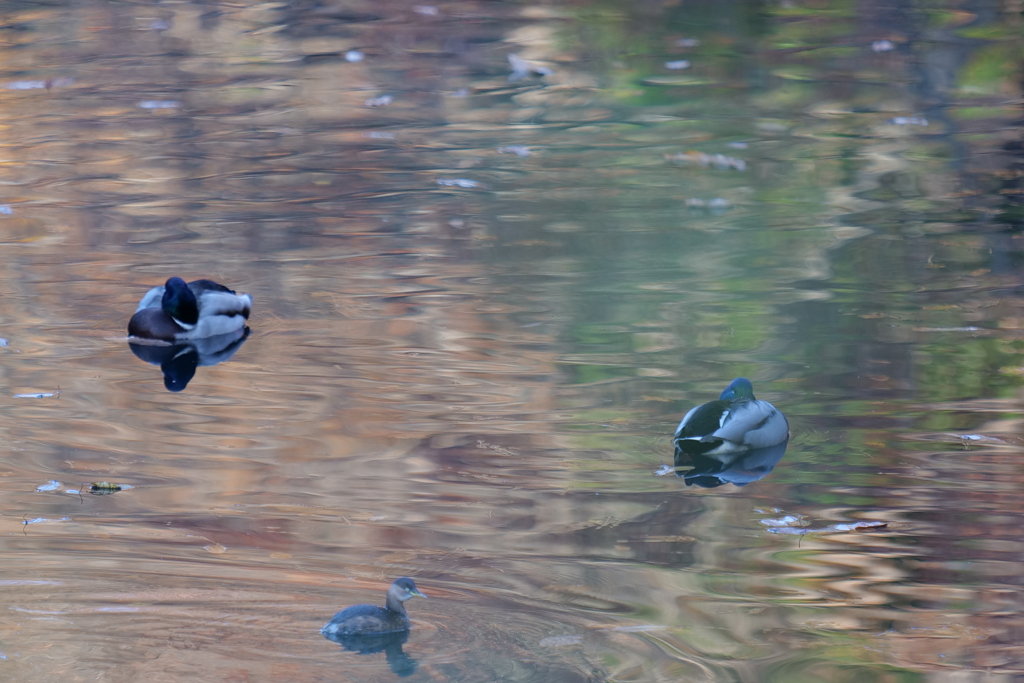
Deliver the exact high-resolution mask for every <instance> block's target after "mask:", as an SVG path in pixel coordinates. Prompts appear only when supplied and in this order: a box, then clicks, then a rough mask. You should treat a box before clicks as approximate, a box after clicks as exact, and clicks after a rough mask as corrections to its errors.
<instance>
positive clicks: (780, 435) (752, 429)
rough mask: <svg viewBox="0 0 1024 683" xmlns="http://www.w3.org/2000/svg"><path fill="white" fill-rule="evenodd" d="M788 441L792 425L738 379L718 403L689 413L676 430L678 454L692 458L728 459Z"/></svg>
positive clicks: (751, 388) (719, 398)
mask: <svg viewBox="0 0 1024 683" xmlns="http://www.w3.org/2000/svg"><path fill="white" fill-rule="evenodd" d="M788 439H789V421H788V420H786V416H785V415H783V414H782V412H781V411H779V409H778V408H776V407H775V406H773V405H772V404H771V403H769V402H768V401H759V400H757V399H756V398H754V385H753V384H751V382H750V380H749V379H747V378H746V377H737V378H736V379H734V380H733V381H732V382H730V383H729V386H727V387H726V388H725V390H723V391H722V393H721V395H720V396H719V397H718V400H717V401H709V402H708V403H705V404H703V405H699V406H697V407H696V408H693V409H691V410H690V412H688V413H686V416H685V417H684V418H683V420H682V422H680V423H679V426H678V427H676V433H675V437H674V441H675V445H676V449H677V451H682V452H683V453H686V454H690V455H702V456H705V457H712V458H719V459H721V458H728V459H731V458H732V457H734V456H736V455H739V454H742V453H746V452H748V451H752V450H758V449H761V448H769V447H771V446H777V445H779V444H781V443H783V442H784V441H787V440H788Z"/></svg>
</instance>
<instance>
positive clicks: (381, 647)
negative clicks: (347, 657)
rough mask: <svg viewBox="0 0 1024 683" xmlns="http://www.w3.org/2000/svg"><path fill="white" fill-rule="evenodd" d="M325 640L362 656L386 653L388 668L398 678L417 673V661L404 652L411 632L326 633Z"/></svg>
mask: <svg viewBox="0 0 1024 683" xmlns="http://www.w3.org/2000/svg"><path fill="white" fill-rule="evenodd" d="M324 638H327V639H328V640H333V641H334V642H336V643H338V644H339V645H341V646H342V647H343V648H345V649H346V650H351V651H352V652H358V653H359V654H361V655H371V654H376V653H379V652H383V653H384V658H385V660H386V661H387V663H388V668H390V669H391V672H392V673H394V674H395V675H396V676H401V677H402V678H404V677H406V676H411V675H412V674H413V673H414V672H415V671H416V664H417V663H416V660H415V659H413V658H412V657H410V656H409V655H408V654H406V653H405V652H403V651H402V645H404V644H405V641H407V640H409V631H408V630H406V631H398V632H395V633H373V634H369V635H360V634H352V633H349V634H341V633H329V634H328V633H325V634H324Z"/></svg>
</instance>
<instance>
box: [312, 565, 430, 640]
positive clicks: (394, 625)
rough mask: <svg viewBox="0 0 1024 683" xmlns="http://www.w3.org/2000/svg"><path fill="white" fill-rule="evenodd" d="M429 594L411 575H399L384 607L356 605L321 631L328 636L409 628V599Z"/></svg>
mask: <svg viewBox="0 0 1024 683" xmlns="http://www.w3.org/2000/svg"><path fill="white" fill-rule="evenodd" d="M413 597H421V598H425V597H427V596H426V595H424V594H423V593H421V592H419V590H417V589H416V582H415V581H413V580H412V579H410V578H409V577H407V576H403V577H401V578H399V579H395V582H394V583H393V584H391V588H389V589H388V596H387V601H386V602H385V603H384V604H385V606H384V607H378V606H377V605H353V606H352V607H346V608H345V609H343V610H341V611H340V612H338V613H337V614H335V615H334V617H333V618H332V619H331V620H330V621H329V622H327V623H326V624H325V625H324V627H323V628H322V629H320V633H322V634H323V635H325V636H328V637H330V636H352V635H371V634H379V633H395V632H397V631H406V630H408V628H409V626H410V622H409V614H408V613H407V612H406V611H405V604H404V603H405V601H406V600H409V599H411V598H413Z"/></svg>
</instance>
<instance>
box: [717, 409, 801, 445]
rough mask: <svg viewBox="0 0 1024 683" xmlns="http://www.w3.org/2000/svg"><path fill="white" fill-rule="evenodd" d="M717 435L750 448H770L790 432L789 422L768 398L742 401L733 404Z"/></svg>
mask: <svg viewBox="0 0 1024 683" xmlns="http://www.w3.org/2000/svg"><path fill="white" fill-rule="evenodd" d="M714 436H715V437H716V438H720V439H724V440H726V441H731V442H733V443H737V444H744V445H746V446H748V447H750V448H767V447H769V446H774V445H776V444H778V443H781V442H782V441H783V440H785V439H786V438H787V437H788V436H789V423H788V422H787V421H786V417H785V416H784V415H783V414H782V413H780V412H779V411H778V409H777V408H776V407H775V406H773V405H772V404H771V403H768V401H743V402H740V403H734V404H733V405H732V408H731V409H730V410H729V414H728V415H727V416H726V419H725V420H724V422H723V423H722V426H721V427H720V428H719V429H718V430H717V431H716V432H715V433H714Z"/></svg>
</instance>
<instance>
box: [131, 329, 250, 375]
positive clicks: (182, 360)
mask: <svg viewBox="0 0 1024 683" xmlns="http://www.w3.org/2000/svg"><path fill="white" fill-rule="evenodd" d="M248 337H249V328H248V327H243V328H242V329H240V330H235V331H234V332H228V333H227V334H219V335H216V336H213V337H204V338H202V339H193V340H191V341H189V342H187V343H184V344H168V343H166V342H152V343H143V342H141V341H134V342H128V348H129V349H131V350H132V353H134V354H135V355H136V356H137V357H138V358H140V359H142V360H144V361H146V362H147V363H152V364H153V365H159V366H160V371H161V372H163V374H164V386H165V387H167V390H168V391H182V390H183V389H184V388H185V387H187V386H188V383H189V381H191V379H192V378H193V377H194V376H195V374H196V368H198V367H199V366H202V365H217V364H218V363H223V362H224V361H226V360H228V359H230V358H231V357H232V356H233V355H235V351H237V350H238V349H240V348H241V347H242V344H244V343H245V340H246V339H248Z"/></svg>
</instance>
